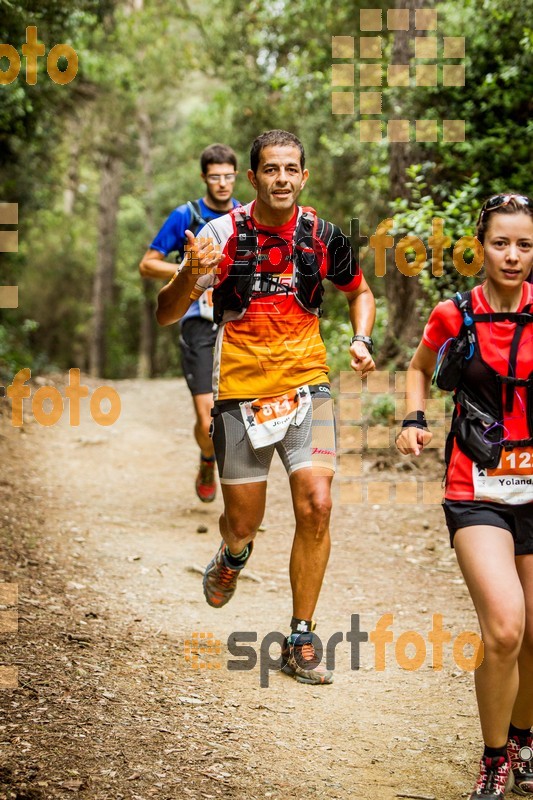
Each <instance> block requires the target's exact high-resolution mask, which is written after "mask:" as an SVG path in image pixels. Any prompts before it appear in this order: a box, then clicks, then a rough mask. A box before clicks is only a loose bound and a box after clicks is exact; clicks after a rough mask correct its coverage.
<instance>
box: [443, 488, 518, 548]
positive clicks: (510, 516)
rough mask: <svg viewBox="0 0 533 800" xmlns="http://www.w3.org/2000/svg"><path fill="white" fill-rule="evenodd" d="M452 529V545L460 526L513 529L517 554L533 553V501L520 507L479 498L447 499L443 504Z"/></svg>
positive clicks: (447, 522)
mask: <svg viewBox="0 0 533 800" xmlns="http://www.w3.org/2000/svg"><path fill="white" fill-rule="evenodd" d="M442 507H443V509H444V514H445V516H446V524H447V525H448V530H449V532H450V544H451V546H452V547H453V537H454V536H455V533H456V531H458V530H459V528H468V527H470V526H471V525H491V526H493V527H494V528H503V529H504V530H506V531H510V533H511V534H512V536H513V539H514V547H515V555H517V556H525V555H527V554H528V553H533V503H524V504H523V505H519V506H512V505H504V504H503V503H488V502H479V501H471V500H465V501H458V500H445V501H444V502H443V504H442Z"/></svg>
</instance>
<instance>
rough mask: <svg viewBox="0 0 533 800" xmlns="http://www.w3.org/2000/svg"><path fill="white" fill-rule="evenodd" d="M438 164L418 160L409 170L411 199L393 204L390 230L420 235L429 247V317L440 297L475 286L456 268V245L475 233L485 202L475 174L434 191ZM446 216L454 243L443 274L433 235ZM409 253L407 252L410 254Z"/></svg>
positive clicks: (424, 304) (425, 275) (425, 279)
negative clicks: (433, 178)
mask: <svg viewBox="0 0 533 800" xmlns="http://www.w3.org/2000/svg"><path fill="white" fill-rule="evenodd" d="M434 169H435V164H433V163H431V162H426V163H425V164H414V165H412V166H411V167H409V168H408V170H407V178H408V181H407V187H408V188H409V190H410V200H409V201H407V200H405V199H397V200H395V201H394V202H393V203H392V204H391V211H390V214H391V217H392V218H393V219H394V228H393V229H392V230H391V231H390V233H391V235H393V236H395V237H396V245H397V244H398V241H399V238H400V237H403V236H406V235H413V236H417V237H418V238H419V239H421V240H422V241H423V243H424V245H425V247H426V253H427V256H428V260H427V261H425V262H424V264H423V265H420V266H421V267H422V271H421V272H420V275H419V277H418V278H417V277H412V278H410V280H420V282H421V284H422V286H423V289H424V293H423V296H422V299H421V301H420V309H419V310H420V315H421V318H422V319H426V318H427V316H428V314H429V311H430V310H431V309H432V308H433V306H435V305H436V303H438V302H439V301H440V300H442V299H446V298H448V297H450V296H451V295H452V294H454V293H455V292H457V291H464V290H466V289H470V288H472V286H473V285H474V284H475V280H476V279H475V278H471V277H465V276H463V275H461V274H460V273H459V272H458V270H457V269H456V267H455V265H454V261H453V255H452V254H453V248H454V246H455V244H456V243H457V242H458V241H459V239H461V238H462V237H464V236H466V237H471V236H474V235H475V222H476V220H477V216H478V214H479V209H480V206H481V200H480V196H479V195H480V187H479V178H478V176H477V175H473V176H472V177H471V178H470V179H469V180H467V181H466V182H465V183H463V184H462V185H460V186H458V187H456V188H455V189H448V188H447V187H445V186H441V187H435V188H434V189H433V192H432V193H431V189H430V186H429V181H430V180H431V175H432V173H433V172H434ZM436 219H438V220H442V222H443V229H442V232H443V235H444V236H447V237H449V239H450V242H451V246H450V247H448V248H446V249H445V250H444V268H443V275H442V276H437V275H435V274H434V271H435V270H436V265H435V264H434V263H433V262H434V256H433V254H432V250H431V247H430V245H429V239H430V237H431V235H432V234H433V232H434V229H433V226H434V220H436ZM407 255H408V254H406V256H407ZM468 260H470V261H471V256H470V257H469V252H468V251H466V252H465V261H468Z"/></svg>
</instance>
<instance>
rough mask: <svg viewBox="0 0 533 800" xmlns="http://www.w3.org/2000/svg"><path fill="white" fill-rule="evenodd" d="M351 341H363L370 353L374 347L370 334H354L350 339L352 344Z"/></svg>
mask: <svg viewBox="0 0 533 800" xmlns="http://www.w3.org/2000/svg"><path fill="white" fill-rule="evenodd" d="M353 342H363V343H364V344H366V346H367V349H368V352H369V353H370V354H372V351H373V349H374V343H373V342H372V339H371V337H370V336H363V335H362V334H356V335H355V336H354V337H353V339H352V344H353Z"/></svg>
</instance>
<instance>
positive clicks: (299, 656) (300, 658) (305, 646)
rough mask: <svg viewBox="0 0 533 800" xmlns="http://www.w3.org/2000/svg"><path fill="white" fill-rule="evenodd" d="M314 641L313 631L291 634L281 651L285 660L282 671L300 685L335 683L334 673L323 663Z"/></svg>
mask: <svg viewBox="0 0 533 800" xmlns="http://www.w3.org/2000/svg"><path fill="white" fill-rule="evenodd" d="M314 639H315V634H314V633H312V632H311V631H309V632H307V633H291V635H290V636H288V637H287V639H286V640H285V647H284V648H283V649H282V651H281V655H282V658H283V666H282V667H281V671H282V672H284V673H285V674H286V675H290V676H291V677H293V678H294V679H295V680H297V681H298V683H311V684H314V685H319V684H322V683H323V684H327V683H333V673H332V672H330V670H328V669H326V667H325V666H324V665H323V664H322V663H321V659H320V658H319V657H318V655H317V652H316V649H315V645H314Z"/></svg>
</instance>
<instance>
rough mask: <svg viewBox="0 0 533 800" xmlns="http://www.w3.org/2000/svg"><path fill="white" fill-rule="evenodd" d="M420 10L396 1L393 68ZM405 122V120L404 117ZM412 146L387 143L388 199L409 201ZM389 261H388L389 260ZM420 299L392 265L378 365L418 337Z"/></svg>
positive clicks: (409, 48)
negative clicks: (401, 19) (401, 24)
mask: <svg viewBox="0 0 533 800" xmlns="http://www.w3.org/2000/svg"><path fill="white" fill-rule="evenodd" d="M423 6H426V7H427V2H425V0H396V9H408V10H409V12H410V13H409V29H408V30H405V29H403V30H397V31H396V32H395V35H394V43H393V46H392V60H391V63H392V64H395V65H398V64H399V65H405V64H410V62H411V60H412V58H413V41H414V36H415V34H416V33H418V34H419V35H421V33H422V32H420V31H415V11H416V9H418V8H422V7H423ZM392 106H393V108H392V111H391V116H390V119H405V118H406V113H405V107H404V106H403V105H402V104H401V102H400V103H399V102H398V101H396V102H393V103H392ZM407 118H409V117H408V116H407ZM415 150H416V145H413V144H412V143H411V142H400V141H389V163H390V172H389V192H388V194H389V198H390V200H395V199H397V198H405V199H406V200H408V199H409V185H408V181H407V172H406V171H407V168H408V167H409V165H410V164H412V163H414V161H415V159H416V155H415ZM391 260H392V259H391ZM419 295H420V284H419V281H418V279H417V278H415V277H409V276H407V275H403V274H402V273H401V272H400V271H399V270H398V269H397V268H396V264H389V268H388V270H387V275H386V279H385V296H386V298H387V311H388V323H387V331H386V335H385V341H384V343H383V346H382V349H381V352H380V361H381V362H382V363H387V362H390V361H394V360H397V359H405V351H406V347H405V346H406V344H408V343H410V342H411V340H414V339H416V338H417V337H418V334H419V320H418V317H417V315H416V313H415V310H416V302H417V299H418V297H419Z"/></svg>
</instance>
